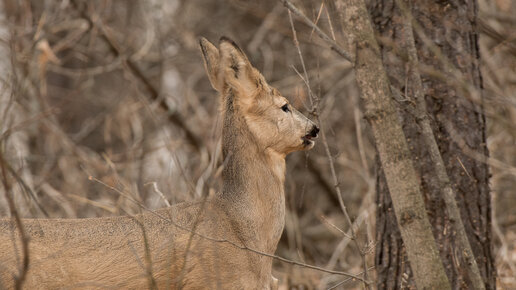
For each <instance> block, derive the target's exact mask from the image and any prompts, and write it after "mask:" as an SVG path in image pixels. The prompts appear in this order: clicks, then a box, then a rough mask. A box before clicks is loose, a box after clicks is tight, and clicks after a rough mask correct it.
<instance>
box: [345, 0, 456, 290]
mask: <svg viewBox="0 0 516 290" xmlns="http://www.w3.org/2000/svg"><path fill="white" fill-rule="evenodd" d="M336 4H337V5H336V6H337V9H338V11H339V12H340V16H341V21H342V22H341V23H342V24H343V25H344V27H343V29H344V31H347V33H349V34H350V35H352V36H353V40H352V41H353V43H354V44H355V47H356V57H355V64H354V69H355V76H356V80H357V85H358V87H359V89H360V97H361V98H362V101H363V108H364V117H365V118H366V119H367V120H368V121H369V124H370V125H371V129H372V132H373V136H374V141H375V145H376V149H377V152H378V156H379V158H380V161H381V166H382V168H383V169H384V173H385V176H386V179H385V180H386V182H387V186H388V188H389V190H390V194H391V196H392V201H393V207H394V211H395V213H396V214H395V217H396V220H397V223H398V224H399V228H400V231H401V235H402V237H403V241H404V242H405V244H406V246H407V247H406V248H407V255H408V257H409V259H410V261H411V262H412V265H413V267H414V276H415V281H416V284H417V286H418V287H419V288H420V289H450V284H449V282H448V279H447V277H446V274H445V272H444V269H443V266H442V263H441V260H440V259H439V253H438V250H437V247H436V243H435V240H434V237H433V236H432V230H431V225H430V223H429V221H428V217H427V214H426V212H425V205H424V201H423V197H422V195H421V192H420V188H419V179H418V176H417V173H416V171H415V168H414V164H413V161H412V160H411V154H410V150H409V147H408V144H407V140H406V139H405V135H404V133H403V130H402V126H401V123H400V120H399V116H398V112H397V111H396V105H395V104H394V98H393V92H392V91H391V86H390V83H389V80H388V79H387V74H386V72H385V68H384V66H383V64H382V59H381V54H380V48H379V46H378V43H377V41H376V39H375V34H374V31H373V28H372V25H371V22H370V19H369V14H368V12H367V10H366V7H365V3H364V1H363V0H346V1H343V0H342V1H337V3H336Z"/></svg>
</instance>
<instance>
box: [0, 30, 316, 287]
mask: <svg viewBox="0 0 516 290" xmlns="http://www.w3.org/2000/svg"><path fill="white" fill-rule="evenodd" d="M200 48H201V51H202V56H203V59H204V66H205V68H206V71H207V74H208V77H209V80H210V82H211V85H212V86H213V88H215V90H217V91H218V92H219V93H220V95H221V98H222V102H221V104H222V115H223V128H222V135H223V137H222V148H223V158H224V168H223V173H222V178H223V189H222V192H220V193H217V194H215V195H214V196H213V197H210V198H206V199H204V200H202V201H196V202H184V203H180V204H176V205H174V206H171V207H169V208H164V209H160V210H156V211H154V212H151V213H144V214H141V215H136V216H132V217H108V218H87V219H24V220H23V222H22V223H23V225H24V228H25V233H26V234H27V235H28V236H29V237H30V240H29V253H30V265H29V269H28V272H27V276H26V279H25V283H24V284H23V285H24V287H25V288H27V289H59V288H87V289H91V288H109V289H112V288H124V289H126V288H130V289H142V288H146V287H149V288H160V289H162V288H167V289H168V288H184V289H215V288H222V289H274V288H276V287H277V280H276V279H275V278H274V277H272V273H271V268H272V258H271V257H270V256H267V255H271V254H274V251H275V250H276V246H277V243H278V241H279V239H280V235H281V233H282V230H283V226H284V218H285V197H284V189H283V186H284V179H285V156H286V155H287V154H288V153H290V152H293V151H299V150H306V149H310V148H312V147H313V145H314V142H313V141H312V138H315V137H316V136H317V133H318V131H319V129H318V128H317V126H316V125H315V124H314V123H312V122H311V121H310V120H309V119H307V118H306V117H305V116H303V115H302V114H301V113H299V112H298V111H297V110H296V109H294V108H293V107H292V106H291V105H290V104H289V103H288V101H287V99H285V98H284V97H283V96H281V94H280V93H279V92H278V91H277V90H276V89H275V88H272V87H270V86H269V85H268V84H267V82H266V81H265V79H264V77H263V76H262V75H261V74H260V73H259V72H258V71H257V70H256V69H255V68H254V67H253V66H252V65H251V63H250V62H249V60H248V59H247V57H246V55H245V54H244V53H243V52H242V50H240V48H239V47H238V46H237V45H236V44H235V43H234V42H233V41H231V40H230V39H228V38H226V37H222V38H221V39H220V42H219V49H217V48H216V47H215V46H214V45H213V44H212V43H210V42H209V41H208V40H206V39H204V38H202V39H201V40H200ZM18 233H19V230H18V229H17V227H16V224H15V222H14V221H12V220H10V219H2V220H0V288H2V287H5V288H9V289H10V288H13V285H14V283H15V279H16V278H15V277H16V275H18V272H19V270H18V269H19V268H20V264H21V262H20V261H21V257H22V255H23V254H22V251H21V243H20V236H19V234H18ZM263 253H265V254H266V255H264V254H263Z"/></svg>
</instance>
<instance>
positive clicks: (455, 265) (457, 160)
mask: <svg viewBox="0 0 516 290" xmlns="http://www.w3.org/2000/svg"><path fill="white" fill-rule="evenodd" d="M395 2H396V1H395V0H373V1H372V2H371V8H370V10H371V14H372V16H373V21H374V24H375V26H376V29H377V31H378V33H379V35H380V39H383V45H382V46H381V50H382V55H383V61H384V65H385V66H386V68H387V72H388V74H389V78H390V81H391V84H392V85H393V86H394V87H396V88H398V89H399V90H400V91H402V92H407V94H411V93H412V92H411V91H410V90H411V88H410V87H409V86H407V79H408V77H409V76H408V70H407V67H406V66H405V62H404V61H403V60H402V59H401V58H400V57H399V50H398V48H399V47H402V43H403V40H404V39H403V33H402V28H403V17H402V13H401V11H400V10H399V9H398V8H397V7H396V5H395ZM412 2H413V4H412V14H413V16H414V17H415V19H416V20H417V21H418V22H419V23H420V25H421V31H418V32H419V33H421V32H423V33H424V35H426V36H427V37H428V38H429V39H430V40H432V42H433V44H434V45H435V46H434V47H431V46H430V47H429V46H428V43H427V44H423V41H422V38H421V34H420V35H419V36H420V37H418V33H414V34H415V36H416V39H415V42H416V49H417V54H418V58H419V62H420V63H421V64H424V65H426V66H428V67H429V68H431V69H433V70H434V71H435V72H445V73H446V72H449V71H450V70H453V69H452V68H451V65H453V66H454V67H456V68H457V69H458V71H460V73H461V75H462V76H463V78H464V79H463V80H455V81H453V82H446V81H444V80H442V79H436V78H435V77H431V76H429V75H428V74H426V75H425V74H423V75H422V82H423V90H424V95H425V97H426V104H427V112H428V114H429V115H430V120H431V122H432V127H433V131H434V134H435V136H436V139H437V143H438V145H439V149H440V152H441V155H442V157H443V160H444V163H445V165H446V169H447V172H448V175H449V177H450V180H451V182H452V186H453V190H454V192H455V193H456V200H457V202H458V205H459V208H460V212H461V217H462V221H463V223H464V226H465V229H466V233H467V235H468V239H469V242H470V244H471V247H472V249H473V252H474V255H475V258H476V261H477V263H478V266H479V268H480V272H481V275H482V278H483V280H484V282H485V287H486V289H494V288H495V268H494V257H493V251H492V241H491V205H490V194H489V187H488V178H489V172H488V168H487V165H486V163H485V162H482V161H479V160H475V159H473V158H471V157H469V156H468V155H467V154H465V153H463V152H462V150H461V148H460V147H459V146H458V145H457V143H456V142H454V139H463V140H464V141H465V144H466V145H467V146H468V147H469V148H470V149H472V150H475V151H477V152H479V153H482V154H484V155H485V156H487V154H488V151H487V146H486V141H485V119H484V115H483V112H482V105H481V92H482V78H481V74H480V70H479V60H478V59H479V52H478V46H477V34H476V31H475V21H476V15H477V3H476V1H474V0H467V1H464V3H462V2H461V3H460V4H458V3H456V2H448V1H442V2H441V1H430V0H425V1H412ZM435 49H438V50H440V51H441V53H442V57H439V56H436V54H435V53H434V52H433V51H432V50H435ZM443 57H445V58H447V59H448V60H449V61H450V62H451V64H447V63H446V62H447V61H446V60H443ZM428 67H427V68H428ZM461 82H468V83H470V84H471V85H472V86H474V88H476V89H477V92H480V94H478V95H477V96H476V98H473V97H472V95H469V94H468V93H467V92H466V91H465V90H462V88H463V86H462V85H461V84H460V83H461ZM478 97H480V98H478ZM473 100H475V101H473ZM399 106H400V113H401V116H402V118H403V129H404V132H405V135H406V136H407V138H408V139H407V140H409V146H410V149H411V151H412V156H413V158H414V164H415V165H416V167H417V170H418V172H419V176H420V177H421V188H422V192H423V194H424V197H425V202H426V209H427V212H428V215H429V217H430V220H431V223H432V225H433V233H434V236H435V238H436V239H437V240H438V244H439V250H440V254H441V259H442V260H443V262H444V264H445V269H446V273H447V275H448V277H449V280H450V282H451V284H452V287H453V288H454V289H461V288H470V287H472V286H474V285H472V284H471V281H469V280H468V279H467V275H466V271H465V267H464V266H463V265H462V266H461V265H460V261H462V259H461V251H459V250H458V245H457V242H456V239H455V237H456V236H455V232H454V231H453V230H452V227H451V222H450V219H449V218H448V216H447V214H446V209H445V205H444V199H443V196H442V195H441V188H440V187H439V186H437V185H438V184H439V182H438V180H437V177H436V175H435V173H434V168H433V165H432V162H431V159H430V155H429V152H428V148H427V146H426V145H425V140H424V139H423V137H422V134H421V128H420V127H419V126H418V125H417V122H416V118H415V116H414V115H413V114H412V113H411V109H410V107H411V106H412V104H411V103H410V102H400V103H399ZM379 173H380V174H379V175H378V182H377V203H378V209H377V241H378V244H377V249H376V267H377V271H378V288H379V289H398V288H401V287H413V286H415V284H414V283H415V282H414V279H413V277H412V275H413V273H412V270H411V267H410V263H409V262H408V259H407V255H406V252H405V247H404V245H403V242H402V239H401V235H400V232H399V230H398V225H397V223H396V218H395V215H394V212H393V206H392V202H391V198H390V196H389V191H388V188H387V183H386V181H385V177H384V174H383V171H382V170H381V169H380V172H379Z"/></svg>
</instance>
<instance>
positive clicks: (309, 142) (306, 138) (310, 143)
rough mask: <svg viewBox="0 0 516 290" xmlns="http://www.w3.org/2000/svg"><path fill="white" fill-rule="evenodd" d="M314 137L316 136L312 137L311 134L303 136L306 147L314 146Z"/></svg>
mask: <svg viewBox="0 0 516 290" xmlns="http://www.w3.org/2000/svg"><path fill="white" fill-rule="evenodd" d="M313 138H314V137H312V136H311V135H309V134H307V135H305V136H303V137H302V138H301V140H303V146H305V147H309V146H313V145H314V144H315V142H314V141H313V140H312V139H313Z"/></svg>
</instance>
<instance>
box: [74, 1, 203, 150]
mask: <svg viewBox="0 0 516 290" xmlns="http://www.w3.org/2000/svg"><path fill="white" fill-rule="evenodd" d="M71 3H72V4H73V6H74V8H75V9H76V10H77V11H79V13H80V15H81V17H82V18H84V19H85V20H86V21H88V24H89V26H90V27H94V26H100V27H99V28H100V29H99V30H100V31H101V36H102V40H104V42H105V43H106V44H107V45H108V47H109V48H110V51H111V53H113V55H115V56H116V57H122V64H123V66H124V68H126V69H127V71H128V72H130V73H131V75H132V76H134V78H135V79H136V80H138V81H139V82H140V83H141V84H142V85H143V87H144V88H145V90H146V91H147V93H148V94H149V96H150V97H151V99H152V100H153V101H157V102H159V105H160V107H161V108H163V109H164V110H165V112H167V114H168V119H169V120H170V121H171V122H172V123H173V124H175V125H176V126H177V127H179V128H181V129H183V131H184V132H185V134H186V138H187V139H188V141H189V142H190V144H192V146H193V147H194V148H195V149H196V150H198V151H200V150H201V146H202V142H201V139H200V138H199V137H198V136H197V135H196V134H195V133H194V132H193V131H192V129H191V128H190V127H189V126H188V125H187V124H186V123H185V121H184V120H183V119H182V117H181V116H179V113H178V112H177V111H175V110H173V109H172V108H171V107H170V106H169V105H168V103H167V102H166V101H165V99H163V98H162V97H161V96H160V94H159V92H158V90H157V89H156V88H155V87H154V86H153V85H152V83H151V82H150V80H149V79H148V78H147V77H146V76H145V74H144V73H143V72H142V71H141V70H140V69H139V68H138V66H137V65H136V64H135V63H134V62H133V61H131V59H129V58H127V57H123V54H122V52H121V51H120V45H118V44H117V43H116V41H115V40H114V39H113V38H112V37H111V36H110V35H109V33H107V32H106V29H104V27H103V26H102V25H101V23H99V22H98V21H94V20H93V19H92V18H91V17H90V15H88V13H87V12H85V10H84V9H80V8H79V5H78V4H77V2H76V1H75V0H72V1H71Z"/></svg>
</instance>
